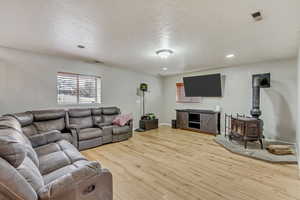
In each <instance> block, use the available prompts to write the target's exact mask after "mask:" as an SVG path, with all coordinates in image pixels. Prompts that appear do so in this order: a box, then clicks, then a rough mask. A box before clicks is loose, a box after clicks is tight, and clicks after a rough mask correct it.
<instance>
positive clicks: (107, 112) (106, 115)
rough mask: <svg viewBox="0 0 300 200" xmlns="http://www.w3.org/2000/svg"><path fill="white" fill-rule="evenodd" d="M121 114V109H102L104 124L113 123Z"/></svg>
mask: <svg viewBox="0 0 300 200" xmlns="http://www.w3.org/2000/svg"><path fill="white" fill-rule="evenodd" d="M120 113H121V112H120V109H119V108H117V107H106V108H102V122H104V123H112V122H113V120H114V119H115V118H116V117H117V116H118V115H119V114H120Z"/></svg>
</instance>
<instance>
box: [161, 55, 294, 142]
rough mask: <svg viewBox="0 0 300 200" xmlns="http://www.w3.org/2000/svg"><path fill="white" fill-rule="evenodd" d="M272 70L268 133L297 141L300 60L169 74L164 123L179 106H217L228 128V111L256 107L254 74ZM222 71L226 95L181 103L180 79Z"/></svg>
mask: <svg viewBox="0 0 300 200" xmlns="http://www.w3.org/2000/svg"><path fill="white" fill-rule="evenodd" d="M268 72H270V73H271V81H272V82H271V84H272V87H271V88H269V89H262V91H261V110H262V119H263V120H264V123H265V126H264V128H265V131H264V135H265V136H266V137H267V138H268V139H277V140H282V141H288V142H295V141H296V116H297V113H296V107H297V100H296V98H297V86H296V85H297V60H296V59H290V60H283V61H274V62H264V63H257V64H251V65H244V66H236V67H231V68H222V69H217V70H209V71H202V72H197V73H190V74H184V75H176V76H169V77H166V78H165V79H164V81H163V84H164V101H165V102H164V105H165V106H164V114H163V122H165V123H170V121H171V119H175V118H176V117H175V113H176V112H175V109H176V108H195V109H215V106H216V105H220V106H221V108H222V115H221V116H222V121H221V125H222V131H224V112H226V113H232V114H235V113H244V114H248V115H249V113H250V110H251V106H252V84H251V83H252V82H251V79H252V74H257V73H268ZM212 73H221V74H222V75H225V84H224V93H223V97H222V98H202V100H201V103H194V104H193V103H192V104H191V103H187V104H177V103H176V100H175V95H176V87H175V83H176V82H182V77H183V76H192V75H203V74H212Z"/></svg>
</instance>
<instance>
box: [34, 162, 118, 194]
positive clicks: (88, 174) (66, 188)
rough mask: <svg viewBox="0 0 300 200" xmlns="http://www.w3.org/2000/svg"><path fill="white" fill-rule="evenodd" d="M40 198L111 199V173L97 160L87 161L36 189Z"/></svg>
mask: <svg viewBox="0 0 300 200" xmlns="http://www.w3.org/2000/svg"><path fill="white" fill-rule="evenodd" d="M38 196H39V199H40V200H59V199H64V200H82V199H84V200H89V199H90V200H94V199H101V200H112V197H113V193H112V175H111V173H110V172H109V171H108V170H107V169H101V167H100V164H99V163H97V162H89V163H88V164H87V165H85V166H82V167H79V168H78V169H76V170H75V171H73V172H71V173H68V174H66V175H65V176H62V177H60V178H58V179H56V180H54V181H52V182H50V183H49V184H47V185H45V186H44V187H43V188H42V189H40V190H39V191H38Z"/></svg>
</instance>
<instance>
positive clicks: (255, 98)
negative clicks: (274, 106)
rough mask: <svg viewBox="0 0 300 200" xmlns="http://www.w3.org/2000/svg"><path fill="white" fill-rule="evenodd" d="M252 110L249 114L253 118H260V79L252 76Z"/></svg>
mask: <svg viewBox="0 0 300 200" xmlns="http://www.w3.org/2000/svg"><path fill="white" fill-rule="evenodd" d="M252 79H253V80H252V110H251V111H250V114H251V115H252V117H254V118H257V119H258V118H259V117H260V116H261V110H260V82H261V78H260V77H259V76H254V77H253V78H252Z"/></svg>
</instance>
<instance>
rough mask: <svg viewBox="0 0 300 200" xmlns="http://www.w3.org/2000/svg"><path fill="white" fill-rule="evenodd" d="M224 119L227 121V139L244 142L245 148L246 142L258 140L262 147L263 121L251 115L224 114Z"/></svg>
mask: <svg viewBox="0 0 300 200" xmlns="http://www.w3.org/2000/svg"><path fill="white" fill-rule="evenodd" d="M225 117H226V121H227V122H228V123H229V126H230V129H229V139H230V140H232V139H235V140H241V141H243V142H244V146H245V149H246V148H247V142H249V141H250V142H254V141H259V142H260V145H261V148H262V149H263V143H262V139H263V134H262V130H263V121H262V120H260V119H257V118H253V117H245V116H240V115H237V116H236V117H233V116H231V115H226V116H225Z"/></svg>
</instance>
